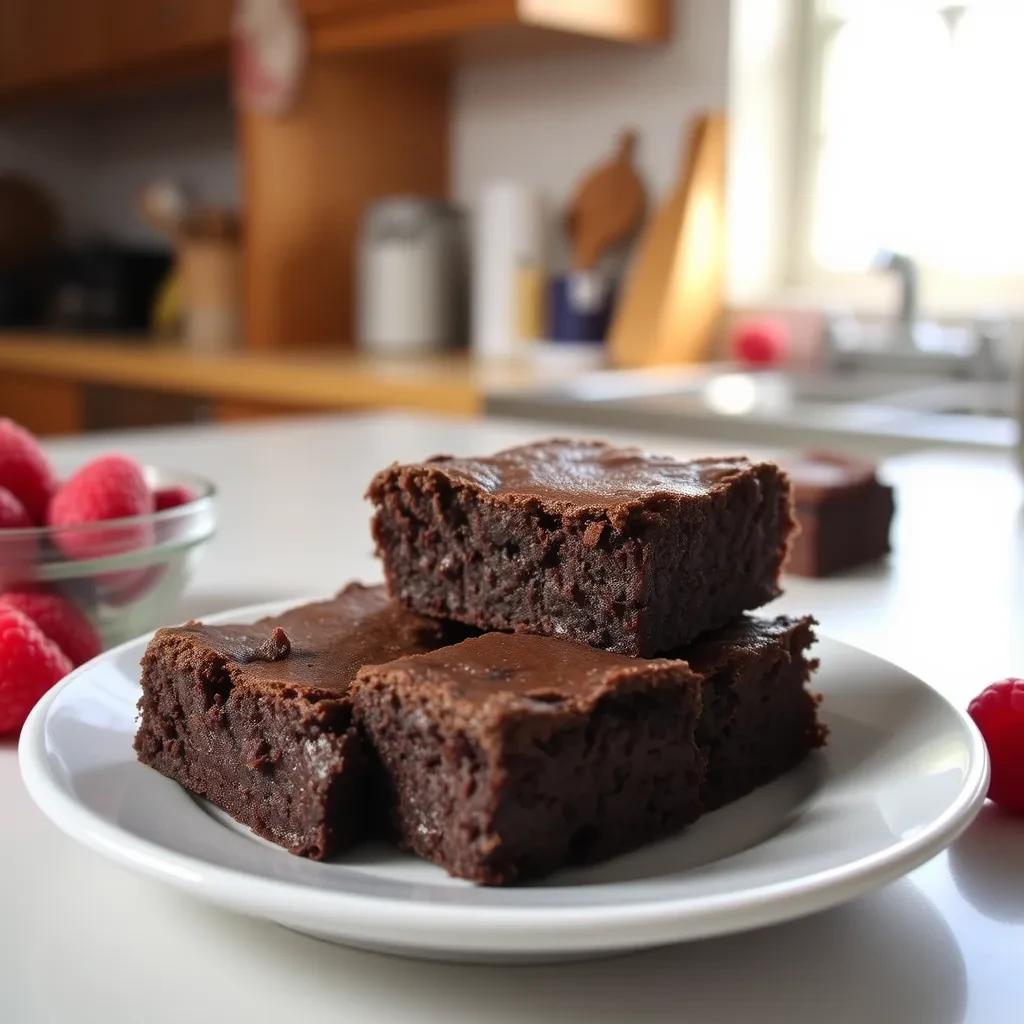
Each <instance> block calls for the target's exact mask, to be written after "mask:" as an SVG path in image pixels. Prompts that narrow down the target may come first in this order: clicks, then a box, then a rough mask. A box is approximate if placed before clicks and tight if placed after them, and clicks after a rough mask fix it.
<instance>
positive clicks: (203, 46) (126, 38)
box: [98, 0, 234, 71]
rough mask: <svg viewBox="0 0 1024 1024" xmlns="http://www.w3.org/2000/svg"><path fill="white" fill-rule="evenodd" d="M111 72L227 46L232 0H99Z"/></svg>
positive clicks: (215, 50) (106, 57)
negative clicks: (121, 67)
mask: <svg viewBox="0 0 1024 1024" xmlns="http://www.w3.org/2000/svg"><path fill="white" fill-rule="evenodd" d="M98 3H99V5H100V6H102V7H103V8H104V20H105V21H106V24H107V31H106V41H105V51H106V53H105V59H106V61H107V62H108V64H109V65H110V69H111V70H112V71H116V70H117V68H118V67H119V66H138V65H144V64H145V63H146V62H147V61H150V60H174V59H176V58H181V59H183V60H184V59H188V58H189V57H192V56H196V55H201V54H204V53H212V52H217V51H220V50H226V47H227V43H228V36H229V31H230V26H231V12H232V9H233V7H234V3H233V0H145V2H140V0H98Z"/></svg>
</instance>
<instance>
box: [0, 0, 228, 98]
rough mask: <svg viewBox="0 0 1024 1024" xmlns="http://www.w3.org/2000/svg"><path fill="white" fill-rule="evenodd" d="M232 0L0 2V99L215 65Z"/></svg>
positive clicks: (224, 45) (221, 56) (222, 57)
mask: <svg viewBox="0 0 1024 1024" xmlns="http://www.w3.org/2000/svg"><path fill="white" fill-rule="evenodd" d="M231 8H232V0H3V2H2V3H0V94H3V95H5V96H8V97H12V96H17V95H20V94H32V93H38V92H53V91H55V90H60V89H61V88H71V87H76V86H78V85H79V84H80V83H83V82H89V81H104V80H116V79H118V78H119V77H122V76H123V77H125V78H129V77H130V78H131V80H132V81H138V80H139V77H140V73H141V75H142V77H143V78H144V77H145V75H146V73H147V72H149V71H152V72H158V71H159V73H160V74H164V73H165V71H166V65H167V64H168V63H170V64H172V65H180V66H181V67H182V68H189V67H193V66H195V65H196V61H197V60H198V59H200V58H206V59H207V60H208V62H209V63H210V64H220V65H222V66H223V64H224V63H225V61H226V57H227V50H228V33H229V25H230V16H231Z"/></svg>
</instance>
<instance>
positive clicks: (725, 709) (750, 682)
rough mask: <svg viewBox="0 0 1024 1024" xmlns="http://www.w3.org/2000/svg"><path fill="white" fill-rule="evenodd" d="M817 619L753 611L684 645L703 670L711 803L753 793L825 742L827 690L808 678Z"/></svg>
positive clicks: (700, 737) (707, 800) (704, 793)
mask: <svg viewBox="0 0 1024 1024" xmlns="http://www.w3.org/2000/svg"><path fill="white" fill-rule="evenodd" d="M813 626H814V619H812V618H810V617H809V616H807V617H804V618H801V619H795V618H789V617H788V616H780V617H778V618H775V619H758V618H752V617H749V616H744V617H743V618H741V619H739V620H737V621H736V622H734V623H732V624H730V625H729V626H727V627H726V628H725V629H720V630H717V631H716V632H715V633H712V634H709V635H708V636H706V637H703V638H702V639H700V640H698V641H697V642H696V643H694V644H690V645H689V646H688V647H686V648H685V649H683V650H681V651H679V652H678V654H679V657H681V658H686V660H687V661H688V663H689V665H690V668H691V669H693V670H694V671H695V672H698V673H699V674H700V675H701V676H702V677H703V680H704V681H703V694H702V711H701V717H700V722H699V724H698V726H697V741H698V743H699V744H700V748H701V750H702V752H703V753H704V755H705V757H706V760H707V772H706V774H705V776H704V782H703V785H702V787H701V799H702V801H703V803H704V807H705V809H706V810H713V809H714V808H716V807H720V806H721V805H722V804H725V803H728V802H729V801H731V800H735V799H737V798H738V797H741V796H743V795H744V794H746V793H749V792H750V791H751V790H752V789H754V788H755V787H756V786H760V785H763V784H764V783H766V782H770V781H771V780H772V779H774V778H776V777H777V776H779V775H781V774H782V773H783V772H786V771H788V770H789V769H790V768H792V767H794V766H795V765H796V764H798V763H799V762H800V761H801V760H802V759H803V758H804V756H805V755H806V754H807V753H808V752H809V751H811V750H813V749H815V748H816V747H820V746H822V744H823V743H824V742H825V738H826V735H827V730H826V728H825V727H824V725H822V724H821V723H819V721H818V715H817V711H818V704H819V701H820V697H818V696H817V695H816V694H813V693H810V692H809V691H808V690H807V688H806V684H807V682H808V680H809V678H810V675H811V673H812V672H813V671H814V669H815V668H816V667H817V664H818V663H817V661H815V660H814V659H811V658H808V656H807V651H808V648H809V647H810V646H811V644H813V643H814V639H815V637H814V630H813Z"/></svg>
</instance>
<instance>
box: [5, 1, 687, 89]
mask: <svg viewBox="0 0 1024 1024" xmlns="http://www.w3.org/2000/svg"><path fill="white" fill-rule="evenodd" d="M298 4H299V9H300V11H301V12H302V14H303V15H304V16H305V17H306V19H307V21H308V23H309V29H310V43H311V49H312V51H313V52H314V53H315V54H331V53H342V52H345V51H351V50H372V49H376V48H378V47H388V46H396V45H404V44H413V43H418V42H428V41H438V40H444V39H456V38H459V37H462V36H466V35H471V34H473V33H476V32H480V31H484V32H486V31H491V30H498V31H501V30H505V29H512V30H515V31H521V30H527V31H538V30H539V31H544V32H560V33H570V34H574V35H589V36H594V37H599V38H605V39H612V40H619V41H621V42H630V43H642V42H655V41H658V40H661V39H665V38H667V36H668V31H669V13H668V12H669V3H668V0H298ZM233 7H234V0H0V100H7V101H10V100H13V99H17V98H18V97H20V96H24V95H29V96H30V95H32V94H35V93H47V92H49V93H54V92H56V93H59V92H60V91H62V90H63V91H66V92H70V91H71V90H73V89H75V88H77V87H78V86H79V85H81V84H84V83H92V82H94V83H98V84H113V85H116V84H117V83H118V82H120V81H124V82H128V83H131V84H132V85H138V84H139V83H140V82H145V80H146V79H147V77H152V78H153V79H157V78H166V77H168V75H169V74H170V75H172V76H173V75H174V74H175V73H179V72H180V73H181V74H186V73H188V72H190V71H193V70H209V69H211V68H220V69H224V68H226V66H227V59H228V52H229V41H230V25H231V12H232V9H233Z"/></svg>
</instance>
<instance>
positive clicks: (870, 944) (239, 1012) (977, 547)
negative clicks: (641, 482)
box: [0, 414, 1024, 1024]
mask: <svg viewBox="0 0 1024 1024" xmlns="http://www.w3.org/2000/svg"><path fill="white" fill-rule="evenodd" d="M563 430H564V428H563ZM545 432H546V429H545V428H544V427H532V426H528V425H524V424H522V423H510V422H502V421H486V422H481V423H471V422H466V421H461V420H448V419H440V418H428V417H422V416H415V417H414V416H405V415H398V414H391V415H387V416H377V417H373V416H353V417H349V418H346V419H343V420H342V419H337V420H334V419H331V420H317V421H307V420H299V421H290V422H277V423H273V424H262V425H259V426H246V427H243V426H233V427H221V428H202V429H191V430H186V429H181V430H170V431H151V432H135V433H131V434H123V435H118V436H116V437H115V436H109V435H108V436H94V437H84V438H76V439H74V440H67V441H62V442H59V443H55V444H53V445H52V449H53V451H54V453H55V454H56V455H58V456H59V457H60V458H61V460H62V461H64V460H78V459H84V458H87V457H88V456H90V455H92V454H94V453H96V452H99V451H101V450H109V449H111V448H118V449H121V450H124V451H127V452H130V453H133V454H135V455H137V456H139V457H141V458H144V459H146V460H147V461H150V462H155V463H157V464H160V463H165V464H170V465H175V464H182V463H187V464H188V466H189V468H190V469H192V470H194V471H195V472H197V473H201V474H204V475H207V476H209V477H211V478H213V479H214V480H216V481H217V483H218V485H219V486H220V488H221V494H222V498H221V531H220V534H219V536H218V538H217V539H216V541H215V542H214V544H213V546H212V547H211V549H210V551H209V553H208V555H207V557H206V559H205V560H204V562H203V563H202V564H201V566H200V568H199V571H198V574H197V576H196V579H195V581H194V585H193V587H192V589H191V591H190V592H189V593H188V594H187V595H186V597H185V599H184V600H183V602H182V604H181V606H180V607H179V608H177V609H176V610H175V613H174V617H176V618H179V619H183V618H185V617H188V616H190V615H203V614H206V613H210V612H213V611H219V610H222V609H225V608H230V607H232V606H235V605H241V604H247V603H253V602H257V601H264V600H271V599H275V598H289V597H296V598H297V597H300V596H304V595H308V594H317V593H327V592H329V591H331V590H333V589H335V588H336V587H337V586H338V585H339V583H341V582H342V581H343V580H345V579H347V578H349V577H353V576H355V577H364V578H369V579H373V578H377V577H378V576H379V572H378V569H377V566H376V564H375V562H374V559H373V557H372V554H371V545H370V541H369V538H368V535H367V531H366V523H367V519H368V510H367V507H366V506H365V504H364V502H363V500H362V492H363V489H364V486H365V483H366V481H367V479H368V478H369V476H370V475H371V473H372V471H373V470H375V469H376V468H378V467H379V466H382V465H384V464H386V463H387V462H389V461H391V460H392V459H396V458H397V459H411V458H417V457H421V456H424V455H427V454H430V453H433V452H435V451H458V452H473V451H488V450H491V449H493V448H495V447H497V446H499V445H505V444H510V443H515V442H518V441H522V440H526V439H528V438H531V437H536V436H538V435H540V434H542V433H545ZM617 436H618V437H620V438H622V439H630V438H627V436H626V435H622V434H619V435H617ZM651 443H652V444H653V445H654V446H656V447H658V448H660V449H663V450H671V451H674V452H677V453H679V454H684V455H685V454H695V453H697V452H698V451H699V452H700V453H713V452H721V451H725V450H728V449H729V448H730V447H732V446H728V445H723V444H722V443H721V442H717V443H713V442H706V441H704V442H694V441H691V440H687V439H685V438H676V439H674V440H673V441H672V442H671V443H666V442H665V441H664V439H660V440H655V441H654V442H651ZM884 471H885V475H886V476H887V478H888V479H889V480H891V481H892V482H893V483H894V484H895V485H896V487H897V489H898V501H899V516H898V521H897V524H896V530H895V537H894V542H895V551H894V554H893V556H892V558H891V560H890V562H889V563H888V564H887V565H883V566H878V567H875V568H871V569H866V570H863V571H860V572H857V573H854V574H852V575H849V576H846V577H843V578H840V579H835V580H822V581H813V580H800V579H795V578H791V579H789V580H788V581H787V592H786V594H785V596H784V597H783V598H781V599H780V600H779V601H777V602H776V604H775V605H774V606H773V608H774V609H776V610H778V611H794V612H797V611H798V612H805V611H811V612H813V613H814V614H815V615H816V616H817V618H818V619H819V620H820V621H821V631H822V632H823V633H827V634H829V635H831V636H834V637H837V638H839V639H841V640H845V641H848V642H850V643H853V644H857V645H859V646H862V647H864V648H866V649H868V650H870V651H873V652H874V653H876V654H879V655H882V656H883V657H886V658H889V659H891V660H893V661H894V662H896V663H898V664H900V665H902V666H904V667H906V668H907V669H909V670H910V671H912V672H915V673H916V674H918V675H920V676H921V677H922V678H923V679H925V680H927V681H928V682H929V683H931V685H933V686H934V687H936V688H937V689H938V690H940V691H942V692H943V693H944V694H946V695H947V696H948V697H949V698H950V699H951V700H953V701H954V702H955V703H956V704H958V705H960V706H964V705H965V704H966V703H967V701H968V700H969V698H970V697H971V696H972V695H973V694H974V693H975V692H976V691H977V690H979V689H981V688H982V686H984V685H985V684H986V683H988V682H990V681H992V680H994V679H997V678H1001V677H1004V676H1006V675H1009V674H1013V673H1016V674H1018V675H1020V674H1024V507H1022V504H1024V487H1022V484H1021V480H1020V478H1019V477H1018V475H1017V473H1016V472H1015V470H1014V469H1013V468H1012V465H1011V462H1010V457H1009V454H1008V453H1007V454H1002V455H997V454H991V453H984V452H978V453H954V452H943V453H927V452H926V453H919V454H914V455H906V456H901V457H898V458H894V459H892V460H890V461H888V462H887V463H886V465H885V467H884ZM270 484H272V486H268V485H270ZM0 807H2V808H3V811H2V814H3V831H2V841H0V915H2V920H3V926H2V927H0V1019H2V1020H3V1021H4V1022H5V1024H7V1022H10V1024H42V1022H47V1024H49V1022H60V1024H64V1022H68V1021H75V1022H76V1024H93V1022H95V1024H101V1022H102V1024H120V1022H132V1024H134V1022H135V1021H138V1020H142V1019H145V1020H146V1021H147V1022H151V1024H165V1022H166V1024H171V1022H174V1024H177V1022H179V1021H181V1020H203V1021H212V1022H218V1021H225V1022H226V1021H236V1020H239V1021H240V1020H245V1021H247V1022H249V1024H260V1022H267V1024H270V1022H275V1024H277V1022H278V1021H280V1020H291V1021H303V1022H308V1024H317V1022H320V1021H325V1022H326V1021H331V1022H335V1021H342V1020H352V1021H385V1020H386V1021H401V1022H404V1021H424V1022H437V1024H442V1022H443V1024H459V1022H467V1024H468V1022H472V1024H485V1022H486V1024H504V1022H513V1021H516V1022H519V1021H539V1022H546V1021H553V1020H557V1021H559V1022H564V1021H573V1022H615V1024H625V1022H632V1021H637V1022H639V1021H683V1020H692V1021H699V1022H701V1024H716V1022H723V1024H726V1022H728V1024H734V1022H736V1021H747V1020H757V1021H759V1022H775V1021H778V1022H783V1021H784V1022H787V1024H794V1022H813V1024H821V1022H822V1021H828V1022H829V1024H844V1022H861V1021H885V1022H889V1021H892V1022H899V1024H905V1022H920V1024H955V1022H960V1021H969V1022H978V1024H1000V1022H1010V1021H1015V1020H1018V1019H1019V1014H1020V1007H1021V1006H1022V1005H1024V973H1022V972H1021V971H1020V969H1019V959H1020V956H1019V954H1020V949H1021V948H1022V947H1024V874H1022V872H1024V822H1022V821H1020V820H1017V821H1014V820H1011V819H1008V818H1005V817H1004V816H1002V815H1000V814H999V813H998V812H996V811H995V810H994V809H993V808H991V807H986V808H985V810H984V811H983V812H982V815H981V817H980V818H979V819H978V820H977V821H976V822H975V824H974V825H972V826H971V828H970V829H969V830H968V832H967V833H966V834H965V835H964V836H963V837H962V838H961V839H960V840H959V841H958V842H957V843H956V844H955V845H954V847H953V848H952V849H951V850H949V851H947V852H945V853H943V854H941V855H939V856H938V857H936V858H935V859H934V860H932V861H931V862H929V863H928V864H926V865H924V866H923V867H921V868H919V869H918V870H916V871H914V872H913V873H912V874H910V875H909V876H907V877H906V878H904V879H901V880H900V881H897V882H895V883H893V884H891V885H889V886H886V887H885V888H884V889H881V890H879V891H878V892H876V893H874V894H872V895H869V896H867V897H864V898H861V899H859V900H857V901H855V902H853V903H851V904H848V905H847V906H844V907H839V908H836V909H833V910H830V911H826V912H824V913H821V914H817V915H815V916H813V917H810V918H807V919H804V920H800V921H794V922H792V923H789V924H785V925H781V926H777V927H773V928H769V929H762V930H759V931H755V932H751V933H748V934H744V935H737V936H732V937H727V938H720V939H714V940H710V941H704V942H696V943H692V944H689V945H685V946H676V947H670V948H666V949H661V950H655V951H652V952H647V953H641V954H634V955H631V956H627V957H621V958H617V959H610V960H604V961H597V962H593V963H579V964H571V965H564V966H551V967H517V968H508V967H506V968H500V967H469V966H457V965H447V964H440V963H428V962H415V961H403V960H398V959H392V958H388V957H385V956H378V955H374V954H369V953H362V952H357V951H353V950H347V949H343V948H341V947H335V946H331V945H328V944H326V943H322V942H317V941H315V940H312V939H308V938H305V937H303V936H300V935H296V934H293V933H291V932H288V931H286V930H284V929H283V928H280V927H277V926H274V925H270V924H265V923H261V922H255V921H250V920H247V919H245V918H242V917H238V916H235V915H232V914H229V913H226V912H223V911H219V910H214V909H210V908H208V907H205V906H203V905H201V904H199V903H196V902H194V901H192V900H191V899H188V898H185V897H183V896H181V895H180V894H178V893H176V892H172V891H171V890H169V889H167V888H164V887H162V886H160V885H158V884H156V883H154V882H150V881H144V880H142V879H140V878H137V877H135V876H133V875H131V874H129V873H127V872H125V871H123V870H120V869H118V868H116V867H114V866H112V865H110V864H108V863H106V862H105V861H104V860H102V859H101V858H99V857H98V856H97V855H95V854H94V853H92V852H90V851H88V850H86V849H84V848H82V847H79V846H78V845H76V844H74V843H72V842H71V841H70V840H68V839H66V838H64V836H62V835H61V834H60V833H59V832H58V831H57V830H56V829H55V828H54V827H53V826H52V825H51V824H50V823H49V822H48V821H46V820H45V819H44V818H43V816H42V815H41V814H40V813H39V812H37V811H36V810H35V808H34V807H33V805H32V804H31V803H30V802H29V799H28V797H27V795H26V793H25V791H24V789H23V788H22V785H21V782H20V779H19V777H18V773H17V766H16V752H15V749H14V746H13V744H11V743H7V744H0ZM169 965H172V966H169Z"/></svg>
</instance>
